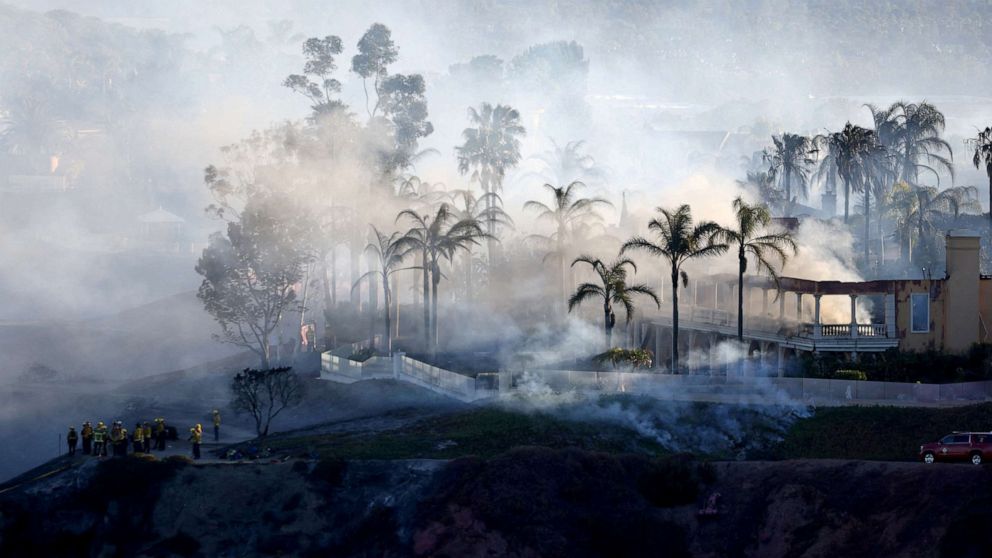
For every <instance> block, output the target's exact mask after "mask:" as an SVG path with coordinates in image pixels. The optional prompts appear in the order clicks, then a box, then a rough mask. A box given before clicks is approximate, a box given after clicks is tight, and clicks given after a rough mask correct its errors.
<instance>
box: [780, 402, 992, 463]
mask: <svg viewBox="0 0 992 558" xmlns="http://www.w3.org/2000/svg"><path fill="white" fill-rule="evenodd" d="M955 430H958V431H969V430H970V431H986V432H988V431H992V403H983V404H980V405H970V406H967V407H954V408H945V409H939V408H913V407H825V408H820V409H818V410H817V411H816V413H815V414H814V415H813V416H811V417H809V418H806V419H801V420H799V421H797V422H796V423H795V424H793V425H792V428H791V429H790V430H789V431H788V432H787V434H786V436H785V439H784V440H783V441H782V442H781V443H780V444H778V445H777V446H776V447H774V448H772V450H771V455H770V456H769V457H775V458H781V459H798V458H839V459H877V460H886V461H900V460H913V459H916V458H917V454H918V453H919V450H920V444H923V443H926V442H933V441H935V440H937V439H938V438H940V437H941V436H943V435H945V434H948V433H950V432H953V431H955Z"/></svg>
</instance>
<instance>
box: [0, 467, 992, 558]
mask: <svg viewBox="0 0 992 558" xmlns="http://www.w3.org/2000/svg"><path fill="white" fill-rule="evenodd" d="M139 479H140V480H139ZM990 481H992V470H990V469H988V468H984V467H972V466H970V465H937V466H925V465H922V464H915V463H880V462H858V461H827V460H823V461H812V460H811V461H783V462H733V463H716V464H700V463H697V462H694V461H691V460H686V459H682V458H676V459H668V460H657V459H651V458H647V457H643V456H630V455H627V456H623V455H621V456H613V455H606V454H598V453H590V452H583V451H577V450H551V449H547V448H520V449H517V450H514V451H511V452H509V453H507V454H504V455H501V456H497V457H495V458H493V459H488V460H482V459H476V458H465V459H459V460H455V461H452V462H442V461H429V460H397V461H353V462H347V463H345V462H335V461H325V462H314V461H289V462H286V463H278V464H270V463H252V464H232V465H196V466H193V465H186V464H182V463H170V462H157V463H146V462H141V461H140V460H137V459H128V460H117V461H109V462H104V463H101V464H97V463H96V462H94V461H92V460H89V461H85V462H84V464H82V465H77V466H74V467H72V468H70V469H68V470H65V471H61V472H59V473H56V474H54V475H51V476H48V477H46V478H44V479H41V480H37V481H34V482H29V483H27V484H24V485H22V486H19V487H17V488H15V489H13V490H10V491H7V492H5V493H2V494H0V555H2V556H12V557H15V556H42V555H44V556H260V555H266V556H268V555H278V554H280V553H281V554H283V555H294V556H318V555H320V556H330V555H333V556H518V557H525V556H616V555H624V556H714V557H716V556H756V557H757V556H761V557H776V556H783V557H784V556H809V557H817V556H824V557H826V556H914V557H916V556H924V557H925V556H985V555H987V554H988V553H987V550H988V549H990V548H992V537H990V533H989V530H988V529H987V528H986V527H985V526H987V525H989V522H990V521H992V506H990V504H992V483H990ZM714 492H719V493H720V494H721V499H720V504H719V506H718V508H719V514H718V515H717V516H716V517H713V518H710V519H702V520H701V519H700V518H699V517H698V515H697V511H698V510H699V509H700V506H701V505H702V503H703V502H704V501H705V500H706V499H707V498H709V496H710V495H711V494H712V493H714Z"/></svg>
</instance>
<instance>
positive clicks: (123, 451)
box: [117, 421, 127, 457]
mask: <svg viewBox="0 0 992 558" xmlns="http://www.w3.org/2000/svg"><path fill="white" fill-rule="evenodd" d="M117 426H118V427H119V428H120V440H118V441H117V445H118V447H119V448H120V449H119V450H118V451H120V455H121V457H125V456H127V428H124V423H123V422H121V421H117Z"/></svg>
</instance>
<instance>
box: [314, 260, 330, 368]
mask: <svg viewBox="0 0 992 558" xmlns="http://www.w3.org/2000/svg"><path fill="white" fill-rule="evenodd" d="M331 265H334V251H333V248H332V249H331ZM320 272H321V275H322V276H323V277H322V278H321V282H320V283H321V286H322V287H323V289H324V344H325V345H327V349H328V350H329V349H333V348H334V347H332V346H330V345H332V344H333V343H332V342H331V311H332V310H333V309H334V298H333V297H334V294H333V292H334V291H333V290H332V288H331V285H330V282H329V281H328V272H327V257H326V256H324V255H321V257H320ZM331 275H332V276H333V272H332V273H331ZM314 336H316V332H314Z"/></svg>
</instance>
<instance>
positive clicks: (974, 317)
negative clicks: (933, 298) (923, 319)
mask: <svg viewBox="0 0 992 558" xmlns="http://www.w3.org/2000/svg"><path fill="white" fill-rule="evenodd" d="M979 250H980V243H979V236H978V233H976V232H974V231H969V230H963V229H956V230H951V231H948V233H947V259H946V266H947V288H946V289H944V296H945V297H946V299H947V300H946V303H945V305H944V316H943V319H944V349H945V350H947V351H951V352H955V353H962V352H965V351H967V350H968V349H969V348H970V347H971V345H972V344H974V343H977V342H978V339H979V319H978V283H979V267H978V266H979Z"/></svg>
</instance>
